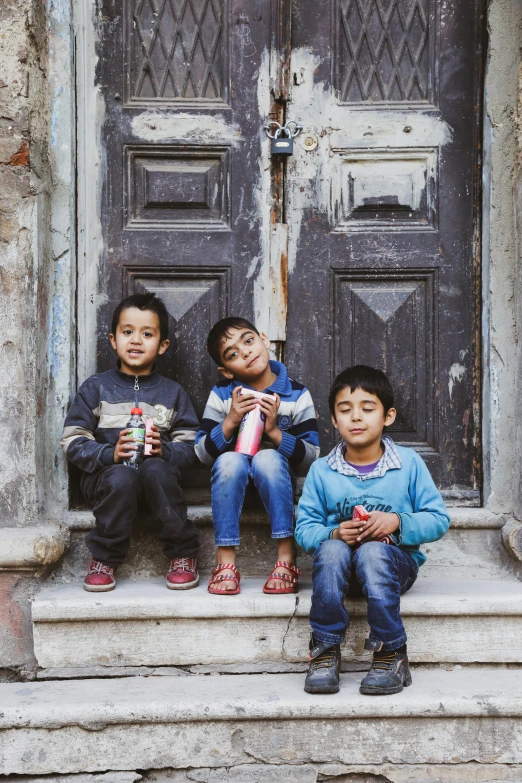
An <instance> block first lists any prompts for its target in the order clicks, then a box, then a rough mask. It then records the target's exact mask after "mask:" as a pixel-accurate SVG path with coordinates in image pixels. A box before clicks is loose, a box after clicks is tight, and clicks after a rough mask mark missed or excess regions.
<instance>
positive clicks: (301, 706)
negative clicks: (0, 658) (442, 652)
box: [0, 668, 522, 730]
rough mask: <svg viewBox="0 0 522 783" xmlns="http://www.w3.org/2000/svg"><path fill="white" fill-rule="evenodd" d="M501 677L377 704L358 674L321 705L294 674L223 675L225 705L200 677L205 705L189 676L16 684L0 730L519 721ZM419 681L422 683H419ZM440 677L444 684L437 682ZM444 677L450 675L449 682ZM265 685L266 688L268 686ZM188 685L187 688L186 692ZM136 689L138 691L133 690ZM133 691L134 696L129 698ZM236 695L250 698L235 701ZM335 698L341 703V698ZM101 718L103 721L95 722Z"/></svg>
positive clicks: (211, 682)
mask: <svg viewBox="0 0 522 783" xmlns="http://www.w3.org/2000/svg"><path fill="white" fill-rule="evenodd" d="M502 673H503V670H500V671H499V670H496V669H494V668H491V669H489V668H488V669H481V670H480V674H479V675H477V672H474V677H473V678H465V677H464V676H463V672H462V670H459V671H458V672H438V671H437V672H434V671H429V673H423V672H419V671H417V672H414V677H415V680H416V682H417V684H419V680H420V685H421V689H422V698H419V692H418V691H417V693H416V694H411V696H410V695H409V693H408V691H404V692H403V694H401V695H400V696H397V697H395V698H393V699H387V700H382V701H381V700H372V699H368V698H365V697H361V696H360V695H359V693H358V687H359V683H360V679H361V674H360V673H349V674H342V675H341V683H342V690H341V694H340V695H339V696H338V697H335V696H334V697H330V698H329V699H325V698H324V696H313V695H310V694H305V693H304V692H303V675H302V674H267V675H256V674H252V675H230V677H234V686H235V688H236V694H235V695H234V698H233V699H229V700H228V701H227V700H226V699H223V695H224V693H225V691H229V690H230V685H231V684H232V683H231V681H230V677H227V682H226V686H225V684H224V683H223V684H222V687H218V686H219V685H220V680H222V678H220V677H215V678H211V677H205V678H204V683H205V684H204V691H205V698H202V697H200V696H198V695H197V694H195V693H194V685H195V680H196V676H194V677H190V678H179V677H162V678H161V682H160V683H154V682H151V681H152V680H154V678H144V677H127V678H124V679H123V680H121V679H119V678H118V679H116V680H109V681H108V680H106V679H90V680H67V681H59V682H58V681H51V682H38V683H24V684H22V685H21V684H20V683H12V684H7V685H0V700H1V702H2V716H1V717H0V729H3V730H8V729H19V728H24V729H63V728H65V727H67V726H80V727H82V726H83V727H85V728H89V727H91V728H92V727H93V726H96V728H97V729H103V728H105V727H109V726H114V725H131V724H138V725H139V724H145V723H148V724H158V723H167V724H169V723H176V724H177V725H179V724H180V723H194V722H205V723H209V722H228V721H246V720H258V721H262V720H310V719H313V720H321V719H327V720H329V721H330V720H361V719H378V720H381V719H382V718H384V717H386V718H387V719H401V718H412V717H413V718H417V719H430V718H438V719H440V718H444V719H447V718H484V717H491V716H492V715H494V716H495V718H499V717H511V718H519V719H522V694H520V693H519V694H518V696H517V694H516V693H515V694H513V692H512V691H511V692H507V695H506V688H507V686H508V683H507V678H505V677H504V678H503V677H499V674H500V675H501V674H502ZM424 674H427V675H428V676H423V675H424ZM441 674H445V675H448V677H446V678H441V676H440V675H441ZM436 675H438V676H436ZM451 675H455V677H454V679H453V682H452V681H451V679H450V678H451ZM274 678H277V679H274ZM495 678H496V679H497V683H498V681H499V680H500V681H501V683H502V684H501V685H499V684H496V685H493V686H492V682H494V680H495ZM159 679H160V678H158V680H159ZM470 679H471V682H469V680H470ZM270 680H273V681H272V682H271V683H270V685H269V682H270ZM423 680H424V681H425V682H424V685H423ZM466 680H468V682H466ZM504 680H506V682H504ZM188 682H190V686H191V687H188V689H187V686H188ZM428 682H429V683H430V684H431V687H430V688H427V687H425V686H426V685H427V684H428ZM441 682H442V683H443V690H442V692H441V691H440V690H438V689H437V687H436V684H437V683H441ZM108 683H110V685H109V684H108ZM434 683H435V687H434ZM448 683H450V684H451V686H452V692H446V691H445V690H444V688H445V687H446V688H447V687H448ZM136 685H138V686H139V687H137V688H136V687H135V686H136ZM285 685H286V688H287V689H288V687H289V686H290V692H289V693H288V692H285V690H284V687H285ZM267 686H268V688H267ZM274 686H275V688H276V690H275V691H274V692H273V693H272V694H271V692H270V690H269V689H270V688H271V687H274ZM439 687H440V686H439ZM5 689H10V690H5ZM134 690H135V691H136V693H135V694H134V695H133V691H134ZM67 691H68V695H69V698H72V699H73V703H70V704H68V703H67V701H64V698H63V697H64V695H65V693H66V692H67ZM46 692H47V695H48V696H49V695H50V696H51V697H52V702H53V704H50V703H49V702H48V701H47V702H46V701H42V696H44V698H45V694H46ZM9 693H13V694H14V693H16V695H17V696H18V697H19V702H18V703H17V702H16V700H14V701H15V703H11V704H10V703H9V702H8V701H7V699H8V697H9ZM118 693H121V695H122V697H123V698H122V701H121V702H120V703H118V701H117V698H118ZM242 693H249V694H250V695H249V696H248V697H246V696H245V697H244V698H242V697H241V694H242ZM84 694H87V695H88V698H85V695H84ZM82 695H83V698H82ZM131 696H132V699H131V698H130V697H131ZM270 696H272V698H270ZM343 696H344V697H345V698H342V697H343ZM346 697H349V698H346ZM24 699H26V701H25V703H24ZM28 699H33V701H31V702H30V701H28ZM54 703H56V705H57V706H56V707H54ZM53 712H54V713H55V714H53ZM102 712H103V716H104V717H103V719H100V714H101V713H102Z"/></svg>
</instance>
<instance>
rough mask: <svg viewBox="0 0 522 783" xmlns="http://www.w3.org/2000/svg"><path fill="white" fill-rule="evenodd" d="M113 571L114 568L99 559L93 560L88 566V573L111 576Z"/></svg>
mask: <svg viewBox="0 0 522 783" xmlns="http://www.w3.org/2000/svg"><path fill="white" fill-rule="evenodd" d="M113 573H114V569H113V568H111V567H110V566H108V565H105V563H102V562H101V561H100V560H93V561H92V563H91V567H90V568H89V574H107V576H112V575H113Z"/></svg>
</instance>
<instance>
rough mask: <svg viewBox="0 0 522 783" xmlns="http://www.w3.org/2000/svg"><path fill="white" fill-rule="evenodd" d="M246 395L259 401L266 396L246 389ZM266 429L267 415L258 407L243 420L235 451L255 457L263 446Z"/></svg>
mask: <svg viewBox="0 0 522 783" xmlns="http://www.w3.org/2000/svg"><path fill="white" fill-rule="evenodd" d="M244 394H252V395H253V396H254V397H257V399H259V400H262V399H263V397H265V396H266V395H264V394H261V392H255V391H252V389H245V391H244ZM264 428H265V415H264V413H261V411H260V409H259V406H258V405H256V407H255V408H254V409H253V410H251V411H248V413H245V415H244V416H243V418H242V419H241V424H240V425H239V432H238V435H237V441H236V447H235V449H234V451H238V452H239V453H240V454H247V455H248V456H249V457H253V456H254V455H255V454H257V452H258V451H259V446H260V445H261V438H262V437H263V430H264Z"/></svg>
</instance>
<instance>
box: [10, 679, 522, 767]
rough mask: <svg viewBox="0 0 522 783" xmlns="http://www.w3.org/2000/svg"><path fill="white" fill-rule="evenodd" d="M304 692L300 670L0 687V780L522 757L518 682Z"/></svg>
mask: <svg viewBox="0 0 522 783" xmlns="http://www.w3.org/2000/svg"><path fill="white" fill-rule="evenodd" d="M360 680H361V674H360V673H352V674H343V675H341V690H340V692H339V693H337V694H331V695H327V696H325V695H310V694H307V693H305V692H304V690H303V681H304V678H303V675H302V674H267V675H261V674H259V675H238V676H236V677H130V678H125V679H109V680H106V679H102V680H101V679H93V680H79V681H71V680H68V681H61V682H39V683H23V684H20V683H17V684H6V685H0V705H1V709H0V775H2V774H4V775H5V774H26V775H27V774H33V775H34V774H40V775H42V774H50V773H72V772H94V771H104V770H109V769H112V770H136V769H162V768H168V767H171V768H175V769H186V768H188V767H190V768H198V767H212V768H213V769H216V768H229V767H233V766H234V765H239V764H253V763H258V764H259V763H264V764H278V765H281V764H285V763H291V764H294V765H297V764H303V763H308V762H311V761H313V762H315V763H330V764H332V763H337V764H350V765H356V764H383V763H395V764H396V763H400V764H419V763H429V764H441V763H449V764H455V763H463V762H467V761H474V762H480V763H483V764H494V763H504V764H520V763H521V762H522V743H521V742H520V737H521V734H522V678H520V677H516V676H513V672H510V671H505V670H495V669H481V670H458V671H457V670H453V671H444V670H426V671H414V672H413V686H412V687H410V688H407V689H405V690H404V691H403V692H402V693H399V694H395V695H393V696H387V697H380V698H379V697H368V696H362V695H361V694H360V693H359V684H360Z"/></svg>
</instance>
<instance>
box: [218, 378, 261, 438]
mask: <svg viewBox="0 0 522 783" xmlns="http://www.w3.org/2000/svg"><path fill="white" fill-rule="evenodd" d="M241 392H242V387H241V386H237V387H236V388H235V389H234V391H233V392H232V406H231V408H230V411H229V413H228V416H227V417H226V418H225V420H224V421H223V424H222V427H223V435H224V436H225V440H230V438H231V437H232V435H233V434H234V433H235V431H236V430H237V428H238V427H239V425H240V424H241V419H242V418H243V416H244V415H245V413H248V411H251V410H253V409H254V408H255V407H256V400H255V397H253V396H252V394H249V392H248V389H247V390H246V391H245V393H244V394H242V393H241Z"/></svg>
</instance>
